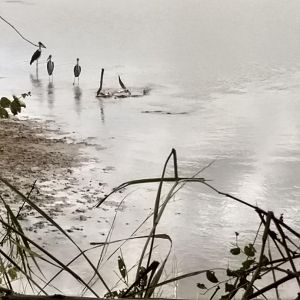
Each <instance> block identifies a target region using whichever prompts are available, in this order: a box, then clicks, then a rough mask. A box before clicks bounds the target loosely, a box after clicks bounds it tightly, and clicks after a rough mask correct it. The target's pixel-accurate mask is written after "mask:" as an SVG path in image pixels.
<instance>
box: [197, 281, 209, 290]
mask: <svg viewBox="0 0 300 300" xmlns="http://www.w3.org/2000/svg"><path fill="white" fill-rule="evenodd" d="M197 288H199V289H201V290H207V287H206V286H205V284H203V283H199V282H198V283H197Z"/></svg>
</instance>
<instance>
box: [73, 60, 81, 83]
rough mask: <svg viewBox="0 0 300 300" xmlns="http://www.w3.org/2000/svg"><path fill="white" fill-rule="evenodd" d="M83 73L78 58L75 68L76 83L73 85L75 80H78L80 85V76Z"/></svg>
mask: <svg viewBox="0 0 300 300" xmlns="http://www.w3.org/2000/svg"><path fill="white" fill-rule="evenodd" d="M80 73H81V67H80V66H79V58H77V63H76V65H75V67H74V82H73V85H74V84H75V78H76V77H77V78H78V85H79V75H80Z"/></svg>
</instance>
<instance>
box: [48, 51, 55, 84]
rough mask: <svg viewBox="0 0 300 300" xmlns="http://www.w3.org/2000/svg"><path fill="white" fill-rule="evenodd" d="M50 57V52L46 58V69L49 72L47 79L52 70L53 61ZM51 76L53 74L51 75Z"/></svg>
mask: <svg viewBox="0 0 300 300" xmlns="http://www.w3.org/2000/svg"><path fill="white" fill-rule="evenodd" d="M51 59H52V55H51V54H50V55H49V57H48V59H47V61H48V62H47V71H48V74H49V80H50V76H51V75H52V74H53V70H54V62H53V61H52V60H51ZM52 77H53V75H52Z"/></svg>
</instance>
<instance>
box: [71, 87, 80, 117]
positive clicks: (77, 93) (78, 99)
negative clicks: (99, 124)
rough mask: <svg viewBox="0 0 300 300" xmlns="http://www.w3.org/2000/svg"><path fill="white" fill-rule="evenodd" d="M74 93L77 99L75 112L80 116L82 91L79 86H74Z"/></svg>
mask: <svg viewBox="0 0 300 300" xmlns="http://www.w3.org/2000/svg"><path fill="white" fill-rule="evenodd" d="M73 91H74V99H75V111H76V112H77V114H78V115H80V113H81V96H82V91H81V88H80V87H79V86H74V88H73Z"/></svg>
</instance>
